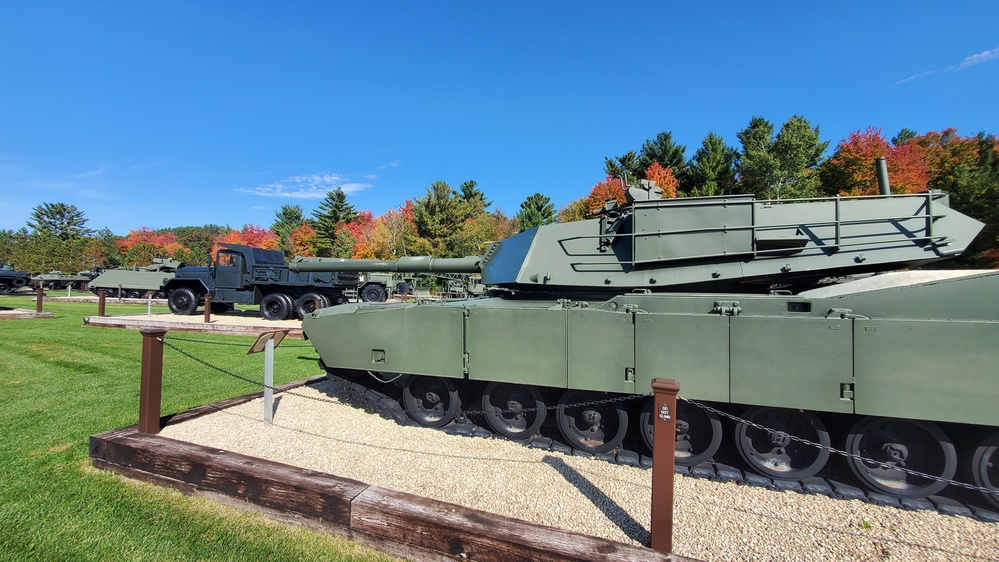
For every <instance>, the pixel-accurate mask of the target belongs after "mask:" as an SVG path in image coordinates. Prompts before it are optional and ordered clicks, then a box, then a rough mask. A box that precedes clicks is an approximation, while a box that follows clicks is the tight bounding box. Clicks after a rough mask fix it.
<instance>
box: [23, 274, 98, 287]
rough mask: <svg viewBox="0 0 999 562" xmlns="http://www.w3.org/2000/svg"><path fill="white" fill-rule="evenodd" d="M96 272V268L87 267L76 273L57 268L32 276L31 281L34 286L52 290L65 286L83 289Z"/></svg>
mask: <svg viewBox="0 0 999 562" xmlns="http://www.w3.org/2000/svg"><path fill="white" fill-rule="evenodd" d="M97 274H98V270H97V269H89V270H84V271H79V272H77V273H63V272H61V271H59V270H52V271H50V272H48V273H41V274H38V275H34V276H32V277H31V282H32V283H33V284H34V285H36V286H40V287H45V288H46V289H49V290H52V291H56V290H59V289H65V288H67V287H72V288H73V289H83V288H84V287H86V286H87V284H88V283H90V281H91V280H92V279H93V278H94V277H96V276H97Z"/></svg>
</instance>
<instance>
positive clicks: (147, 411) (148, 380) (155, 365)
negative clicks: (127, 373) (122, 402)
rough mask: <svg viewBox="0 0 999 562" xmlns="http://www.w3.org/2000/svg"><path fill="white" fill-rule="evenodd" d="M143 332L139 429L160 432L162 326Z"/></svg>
mask: <svg viewBox="0 0 999 562" xmlns="http://www.w3.org/2000/svg"><path fill="white" fill-rule="evenodd" d="M140 333H141V334H142V379H141V381H140V385H139V431H141V432H142V433H153V434H156V433H159V432H160V398H161V396H162V394H163V336H165V335H166V333H167V331H166V330H164V329H162V328H146V329H145V330H142V331H141V332H140Z"/></svg>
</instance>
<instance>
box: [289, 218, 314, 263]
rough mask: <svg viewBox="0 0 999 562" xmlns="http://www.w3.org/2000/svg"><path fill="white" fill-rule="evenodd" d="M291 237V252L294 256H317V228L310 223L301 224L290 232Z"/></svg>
mask: <svg viewBox="0 0 999 562" xmlns="http://www.w3.org/2000/svg"><path fill="white" fill-rule="evenodd" d="M288 237H289V238H290V239H291V253H292V255H294V256H305V257H307V258H312V257H315V256H316V229H314V228H312V226H310V225H308V224H300V225H298V226H296V227H295V228H293V229H291V232H289V233H288Z"/></svg>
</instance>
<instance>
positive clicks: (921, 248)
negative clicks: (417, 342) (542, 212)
mask: <svg viewBox="0 0 999 562" xmlns="http://www.w3.org/2000/svg"><path fill="white" fill-rule="evenodd" d="M628 194H629V197H628V199H629V202H628V203H627V204H625V205H620V206H618V205H614V206H610V207H608V208H607V209H605V210H603V212H602V213H601V214H600V215H599V216H598V217H597V218H593V219H590V220H584V221H578V222H570V223H563V224H551V225H545V226H540V227H537V228H534V229H532V230H529V231H526V232H522V233H520V234H517V235H515V236H512V237H510V238H507V239H505V240H503V241H501V242H497V243H494V244H493V245H492V246H490V247H489V249H488V250H487V251H486V253H485V254H484V255H482V256H481V257H465V258H429V257H406V258H401V259H399V260H395V261H378V260H342V259H330V258H309V259H299V260H296V261H295V262H293V263H292V264H291V265H290V267H291V268H292V270H294V271H362V272H363V271H386V272H389V271H391V272H407V273H435V272H447V273H481V274H482V282H483V283H485V284H487V285H491V286H498V287H504V288H508V289H516V290H521V291H525V290H526V291H545V292H572V291H586V292H593V291H613V292H625V291H634V290H648V291H652V292H658V291H676V290H713V291H733V290H734V291H752V290H754V288H764V289H765V288H768V287H770V286H773V285H779V286H782V287H786V288H799V289H800V288H807V287H809V286H811V285H812V284H814V283H815V282H816V281H818V280H820V279H822V278H829V277H837V276H843V275H847V274H857V273H868V272H876V271H887V270H892V269H898V268H902V267H913V266H918V265H921V264H925V263H928V262H932V261H935V260H939V259H943V258H947V257H951V256H954V255H957V254H960V253H961V252H963V251H964V250H965V248H967V246H968V244H969V243H970V242H971V240H972V239H973V238H974V237H975V235H976V234H978V232H979V231H980V230H981V229H982V227H983V226H984V225H983V224H982V223H980V222H978V221H976V220H974V219H972V218H970V217H967V216H966V215H963V214H961V213H959V212H957V211H955V210H953V209H951V208H950V205H949V200H948V196H947V195H946V194H944V193H942V192H938V191H931V192H927V193H920V194H912V195H877V196H864V197H834V198H817V199H798V200H757V199H755V198H754V197H753V196H752V195H731V196H722V197H691V198H681V199H660V198H658V197H655V196H654V194H653V193H652V188H650V187H649V186H647V185H646V186H637V187H631V188H629V190H628Z"/></svg>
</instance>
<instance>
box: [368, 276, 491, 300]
mask: <svg viewBox="0 0 999 562" xmlns="http://www.w3.org/2000/svg"><path fill="white" fill-rule="evenodd" d="M431 285H433V286H438V288H437V294H438V295H439V296H441V297H443V298H452V299H454V298H470V297H477V296H481V295H482V293H483V292H485V288H486V286H485V285H484V284H483V283H482V277H481V276H480V275H477V274H468V273H437V274H433V275H430V274H422V273H421V274H409V275H402V274H399V273H383V272H365V273H361V281H360V285H359V286H358V289H357V296H358V299H359V300H360V301H362V302H385V301H386V300H388V297H389V296H391V295H393V294H395V295H430V293H431V288H430V286H431Z"/></svg>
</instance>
